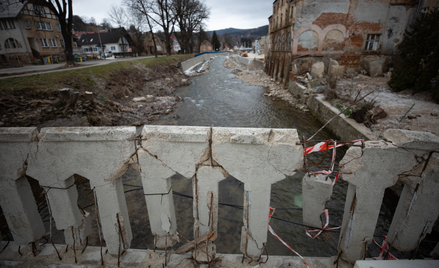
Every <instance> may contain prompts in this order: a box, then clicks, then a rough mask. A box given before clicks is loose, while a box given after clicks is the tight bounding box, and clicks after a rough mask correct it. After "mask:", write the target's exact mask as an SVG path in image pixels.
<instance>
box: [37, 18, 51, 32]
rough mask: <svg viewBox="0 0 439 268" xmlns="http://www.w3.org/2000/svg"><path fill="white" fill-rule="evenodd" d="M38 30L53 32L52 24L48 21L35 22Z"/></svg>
mask: <svg viewBox="0 0 439 268" xmlns="http://www.w3.org/2000/svg"><path fill="white" fill-rule="evenodd" d="M34 23H35V27H36V28H37V30H44V31H52V24H50V22H47V21H37V20H36V21H34Z"/></svg>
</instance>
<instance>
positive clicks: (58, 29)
mask: <svg viewBox="0 0 439 268" xmlns="http://www.w3.org/2000/svg"><path fill="white" fill-rule="evenodd" d="M56 30H57V31H58V32H61V24H59V23H57V24H56Z"/></svg>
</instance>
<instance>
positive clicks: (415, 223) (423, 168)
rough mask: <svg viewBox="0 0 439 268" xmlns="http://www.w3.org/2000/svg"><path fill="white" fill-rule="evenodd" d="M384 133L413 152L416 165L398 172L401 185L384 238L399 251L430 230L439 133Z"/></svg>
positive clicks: (436, 198) (437, 210)
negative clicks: (400, 172)
mask: <svg viewBox="0 0 439 268" xmlns="http://www.w3.org/2000/svg"><path fill="white" fill-rule="evenodd" d="M384 137H385V138H386V139H387V140H389V141H392V142H393V143H394V144H395V145H397V146H398V147H399V148H404V149H405V150H408V151H412V152H413V153H415V154H416V156H417V160H418V163H419V164H418V165H417V166H416V167H415V168H414V169H412V170H410V171H409V172H406V173H404V174H402V175H400V181H401V182H403V183H404V189H403V191H402V193H401V197H400V198H399V203H398V206H397V208H396V211H395V214H394V216H393V220H392V224H391V225H390V228H389V233H388V235H387V241H389V242H391V244H392V247H395V248H396V249H398V250H400V251H410V250H414V249H416V247H417V246H418V244H419V242H420V241H421V240H422V239H424V237H425V235H426V234H427V233H431V231H432V229H433V226H434V223H435V221H436V220H437V218H438V216H439V206H437V205H436V204H439V195H438V194H437V193H438V192H439V153H433V152H434V151H439V137H438V136H435V135H433V134H430V133H422V132H414V131H402V130H391V131H387V132H385V134H384Z"/></svg>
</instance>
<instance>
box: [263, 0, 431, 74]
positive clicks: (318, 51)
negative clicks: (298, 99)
mask: <svg viewBox="0 0 439 268" xmlns="http://www.w3.org/2000/svg"><path fill="white" fill-rule="evenodd" d="M438 2H439V1H438V0H319V1H315V0H276V1H274V3H273V15H272V16H271V17H270V18H269V24H270V26H269V38H268V39H269V40H270V41H269V44H268V45H267V48H269V49H267V52H266V54H265V55H266V63H267V64H266V72H267V73H268V74H269V75H270V76H272V77H275V78H279V79H282V80H284V81H287V79H285V78H287V77H289V74H290V71H291V70H293V73H294V72H296V69H297V70H298V72H302V73H303V72H304V71H308V70H309V69H310V67H311V65H312V64H313V63H314V62H317V61H325V60H323V58H326V59H328V58H332V59H334V60H337V61H338V62H339V64H340V65H343V66H346V67H352V68H354V69H357V70H359V63H360V60H362V59H364V58H367V59H378V58H379V57H381V58H383V57H387V58H391V55H392V53H395V52H396V46H397V45H398V44H399V43H400V42H401V40H402V38H403V34H404V31H405V30H406V28H407V27H408V26H409V25H410V24H411V23H412V22H413V21H414V19H415V18H416V17H417V16H419V15H422V14H423V13H425V12H428V10H429V9H430V10H432V9H437V8H438V6H439V4H438ZM325 62H327V60H326V61H325Z"/></svg>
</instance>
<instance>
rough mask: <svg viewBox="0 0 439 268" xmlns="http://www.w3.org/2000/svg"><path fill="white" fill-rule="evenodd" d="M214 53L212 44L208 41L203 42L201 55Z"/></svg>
mask: <svg viewBox="0 0 439 268" xmlns="http://www.w3.org/2000/svg"><path fill="white" fill-rule="evenodd" d="M212 51H213V46H212V43H210V42H209V41H208V40H204V41H203V42H201V45H200V53H203V52H212Z"/></svg>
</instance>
